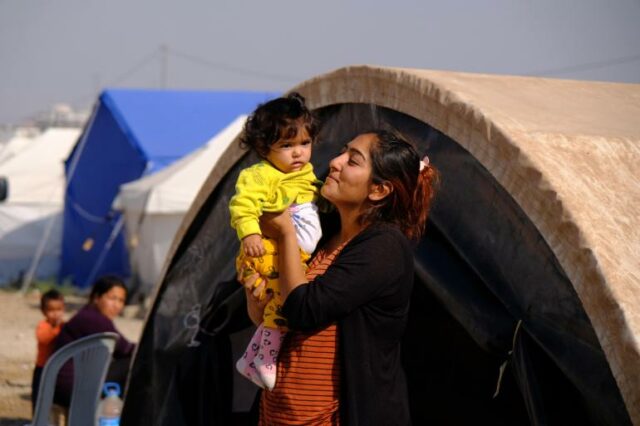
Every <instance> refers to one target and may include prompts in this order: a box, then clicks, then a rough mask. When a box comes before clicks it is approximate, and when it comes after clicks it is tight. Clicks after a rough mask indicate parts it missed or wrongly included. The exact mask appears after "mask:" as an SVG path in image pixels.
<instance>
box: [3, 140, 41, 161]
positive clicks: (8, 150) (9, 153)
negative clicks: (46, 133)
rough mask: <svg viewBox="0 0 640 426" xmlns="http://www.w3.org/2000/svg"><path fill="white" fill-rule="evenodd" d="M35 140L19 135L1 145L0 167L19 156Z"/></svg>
mask: <svg viewBox="0 0 640 426" xmlns="http://www.w3.org/2000/svg"><path fill="white" fill-rule="evenodd" d="M38 136H39V135H38ZM34 139H35V138H34V137H26V136H21V135H17V136H14V137H12V138H11V139H9V140H8V141H6V142H4V143H0V165H3V164H4V163H6V162H7V161H9V160H10V159H12V158H14V157H15V156H16V155H18V154H19V153H20V152H21V151H22V150H24V149H25V148H27V147H28V146H29V144H30V143H31V142H32V141H33V140H34Z"/></svg>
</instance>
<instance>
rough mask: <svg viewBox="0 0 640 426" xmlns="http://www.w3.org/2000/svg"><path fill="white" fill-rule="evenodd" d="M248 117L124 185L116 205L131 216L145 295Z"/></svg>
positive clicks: (134, 256)
mask: <svg viewBox="0 0 640 426" xmlns="http://www.w3.org/2000/svg"><path fill="white" fill-rule="evenodd" d="M245 121H246V116H239V117H238V118H236V119H235V120H234V121H233V122H232V123H231V124H230V125H229V126H227V127H226V128H225V129H224V130H222V131H221V132H220V133H218V134H217V135H216V136H214V137H213V138H212V139H211V140H210V141H209V142H207V143H206V144H205V145H203V146H202V147H200V148H199V149H197V150H195V151H193V152H192V153H190V154H189V155H187V156H185V157H183V158H182V159H180V160H178V161H176V162H175V163H173V164H172V165H170V166H168V167H166V168H164V169H162V170H161V171H159V172H158V173H154V174H152V175H148V176H145V177H143V178H141V179H138V180H135V181H132V182H129V183H127V184H124V185H122V186H121V187H120V192H119V193H118V196H117V197H116V199H115V200H114V203H113V206H114V208H116V209H118V210H121V211H123V212H124V215H125V224H126V228H127V234H128V236H129V250H130V257H131V264H132V270H133V274H134V276H135V277H136V278H137V279H138V280H139V286H140V287H139V289H138V290H139V291H140V292H141V293H144V294H146V293H148V292H149V290H150V289H151V288H153V285H154V284H155V283H156V281H157V279H158V277H159V276H160V272H161V270H162V267H163V265H164V261H165V258H166V256H167V252H168V251H169V247H170V245H171V242H172V241H173V238H174V236H175V234H176V232H177V231H178V228H179V227H180V224H181V223H182V219H183V217H184V215H185V214H186V212H187V210H188V209H189V207H190V206H191V203H192V202H193V200H194V199H195V198H196V195H197V194H198V191H199V190H200V188H201V187H202V185H203V183H204V182H205V180H206V179H207V177H208V176H209V173H210V172H211V170H212V169H213V166H215V164H216V162H217V161H218V159H219V158H220V156H221V155H222V153H224V151H225V150H226V149H227V147H228V146H229V144H230V143H231V142H232V141H233V140H234V139H235V137H236V136H238V134H239V133H240V131H241V130H242V126H243V125H244V123H245Z"/></svg>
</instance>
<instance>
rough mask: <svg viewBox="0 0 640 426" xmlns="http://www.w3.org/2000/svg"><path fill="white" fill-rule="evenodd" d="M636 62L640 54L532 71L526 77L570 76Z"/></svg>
mask: <svg viewBox="0 0 640 426" xmlns="http://www.w3.org/2000/svg"><path fill="white" fill-rule="evenodd" d="M636 61H640V54H635V55H630V56H622V57H620V58H613V59H607V60H601V61H594V62H586V63H583V64H576V65H569V66H564V67H559V68H549V69H545V70H538V71H531V72H528V73H526V74H525V75H531V76H538V77H544V76H549V77H550V76H554V75H558V74H569V73H573V72H579V71H590V70H594V69H598V68H606V67H610V66H613V65H620V64H627V63H631V62H636Z"/></svg>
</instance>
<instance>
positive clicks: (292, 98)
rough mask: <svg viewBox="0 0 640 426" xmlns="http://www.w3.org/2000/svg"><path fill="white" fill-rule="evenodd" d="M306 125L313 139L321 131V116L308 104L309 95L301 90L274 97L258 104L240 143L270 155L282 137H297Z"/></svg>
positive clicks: (247, 147) (313, 139)
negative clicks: (319, 128)
mask: <svg viewBox="0 0 640 426" xmlns="http://www.w3.org/2000/svg"><path fill="white" fill-rule="evenodd" d="M301 126H304V127H305V128H306V130H307V132H308V133H309V137H310V138H311V140H312V141H315V138H316V135H317V133H318V125H317V119H316V117H315V115H314V114H313V113H312V112H311V111H310V110H309V108H307V106H306V104H305V99H304V98H303V97H302V95H300V93H298V92H292V93H290V94H288V95H287V96H283V97H281V98H277V99H273V100H271V101H269V102H266V103H264V104H261V105H258V108H256V110H255V111H254V112H253V113H252V114H251V115H250V116H249V118H247V122H246V123H245V125H244V132H243V133H242V136H241V137H240V146H241V147H242V148H245V149H252V150H254V151H255V152H256V153H258V155H260V156H261V157H263V158H264V157H266V156H267V154H268V153H269V149H270V148H271V145H273V144H274V143H276V142H277V141H278V140H280V139H292V138H294V137H296V135H297V133H298V129H299V128H300V127H301Z"/></svg>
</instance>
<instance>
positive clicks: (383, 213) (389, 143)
mask: <svg viewBox="0 0 640 426" xmlns="http://www.w3.org/2000/svg"><path fill="white" fill-rule="evenodd" d="M367 133H369V134H373V135H375V136H376V139H377V140H376V142H375V143H374V144H373V145H372V146H371V152H370V155H371V179H372V182H373V183H375V184H382V183H385V182H388V183H389V184H390V185H391V187H392V191H391V193H390V194H389V195H388V196H386V197H385V198H383V199H382V200H380V201H377V202H374V203H372V204H371V205H370V206H369V208H368V209H367V210H366V211H365V212H364V213H363V214H362V216H361V217H360V219H361V221H362V222H363V223H376V222H388V223H393V224H395V225H397V226H398V227H399V228H400V229H401V230H402V232H403V233H404V234H405V235H406V236H407V238H409V239H411V240H418V239H419V238H420V237H421V236H422V234H423V232H424V227H425V225H426V222H427V216H428V215H429V208H430V207H431V200H432V199H433V195H434V193H435V188H434V187H435V185H436V183H437V180H438V172H437V170H436V169H435V168H434V167H433V166H432V165H431V164H426V165H425V166H424V167H421V164H420V161H421V160H420V156H419V155H418V152H417V151H416V149H415V147H414V146H413V145H412V144H411V143H409V142H408V141H406V140H405V139H404V138H403V137H402V136H400V135H398V134H396V133H393V132H390V131H387V130H374V131H371V132H367Z"/></svg>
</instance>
